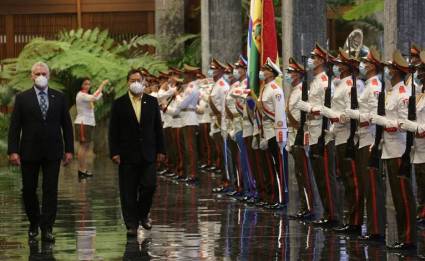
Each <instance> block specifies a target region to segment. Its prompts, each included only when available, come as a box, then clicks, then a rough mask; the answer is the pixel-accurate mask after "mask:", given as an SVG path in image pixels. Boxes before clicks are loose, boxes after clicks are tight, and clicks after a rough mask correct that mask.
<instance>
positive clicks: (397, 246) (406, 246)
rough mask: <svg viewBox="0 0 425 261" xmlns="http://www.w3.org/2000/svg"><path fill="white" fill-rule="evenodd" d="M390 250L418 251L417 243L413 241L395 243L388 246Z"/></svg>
mask: <svg viewBox="0 0 425 261" xmlns="http://www.w3.org/2000/svg"><path fill="white" fill-rule="evenodd" d="M387 250H388V251H392V252H398V251H416V245H415V244H411V243H398V242H396V243H394V244H393V245H391V246H387Z"/></svg>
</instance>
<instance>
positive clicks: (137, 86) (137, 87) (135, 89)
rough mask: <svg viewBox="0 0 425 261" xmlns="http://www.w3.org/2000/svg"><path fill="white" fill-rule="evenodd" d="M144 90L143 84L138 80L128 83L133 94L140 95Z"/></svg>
mask: <svg viewBox="0 0 425 261" xmlns="http://www.w3.org/2000/svg"><path fill="white" fill-rule="evenodd" d="M144 90H145V85H144V84H142V83H140V82H133V83H132V84H130V92H131V93H132V94H135V95H140V94H142V93H143V91H144Z"/></svg>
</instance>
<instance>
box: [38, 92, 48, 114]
mask: <svg viewBox="0 0 425 261" xmlns="http://www.w3.org/2000/svg"><path fill="white" fill-rule="evenodd" d="M38 95H40V109H41V115H42V116H43V120H46V116H47V100H46V99H47V97H46V93H45V92H44V91H41V92H40V93H39V94H38Z"/></svg>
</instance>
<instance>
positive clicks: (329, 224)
mask: <svg viewBox="0 0 425 261" xmlns="http://www.w3.org/2000/svg"><path fill="white" fill-rule="evenodd" d="M312 223H313V226H317V227H323V228H333V227H336V226H338V223H339V222H338V221H337V220H332V219H325V218H322V219H319V220H315V221H313V222H312Z"/></svg>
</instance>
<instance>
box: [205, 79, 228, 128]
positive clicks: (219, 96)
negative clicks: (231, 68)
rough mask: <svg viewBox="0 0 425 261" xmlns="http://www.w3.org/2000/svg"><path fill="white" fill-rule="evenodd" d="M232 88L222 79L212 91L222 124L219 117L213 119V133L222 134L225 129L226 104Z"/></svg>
mask: <svg viewBox="0 0 425 261" xmlns="http://www.w3.org/2000/svg"><path fill="white" fill-rule="evenodd" d="M229 89H230V86H229V84H228V83H227V82H226V80H224V78H223V77H221V78H220V79H219V80H218V81H217V82H216V83H215V84H214V87H213V88H212V90H211V94H210V98H211V102H212V103H213V105H214V106H215V107H216V108H217V110H218V111H219V112H220V113H221V122H218V118H217V116H213V117H212V122H211V133H212V134H214V133H217V132H220V131H221V129H222V128H223V127H224V120H225V118H224V116H225V115H224V113H225V112H224V103H225V98H226V95H227V93H228V92H229Z"/></svg>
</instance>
